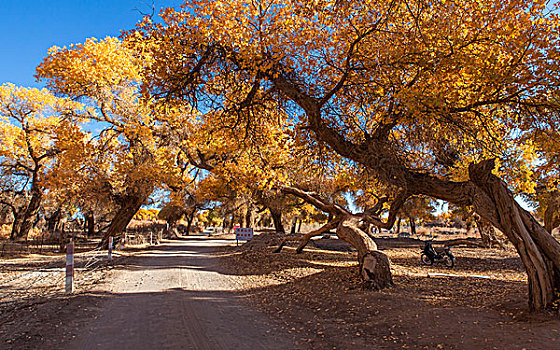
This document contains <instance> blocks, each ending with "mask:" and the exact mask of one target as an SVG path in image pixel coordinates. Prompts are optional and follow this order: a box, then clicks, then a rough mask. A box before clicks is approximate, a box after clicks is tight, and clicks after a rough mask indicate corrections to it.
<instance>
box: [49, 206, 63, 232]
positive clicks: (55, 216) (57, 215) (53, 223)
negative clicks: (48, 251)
mask: <svg viewBox="0 0 560 350" xmlns="http://www.w3.org/2000/svg"><path fill="white" fill-rule="evenodd" d="M61 218H62V210H61V209H60V208H58V209H57V210H55V212H54V213H52V214H51V216H50V217H49V218H47V231H48V232H49V233H50V234H51V235H54V234H55V232H56V229H57V228H58V225H59V223H60V219H61Z"/></svg>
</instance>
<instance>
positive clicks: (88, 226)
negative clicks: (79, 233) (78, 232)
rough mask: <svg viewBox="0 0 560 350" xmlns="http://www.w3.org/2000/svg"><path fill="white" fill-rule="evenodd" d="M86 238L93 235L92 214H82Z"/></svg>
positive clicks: (93, 217)
mask: <svg viewBox="0 0 560 350" xmlns="http://www.w3.org/2000/svg"><path fill="white" fill-rule="evenodd" d="M84 221H85V225H84V226H85V227H84V229H85V231H86V237H91V236H93V235H95V216H94V215H93V213H91V212H88V213H85V214H84Z"/></svg>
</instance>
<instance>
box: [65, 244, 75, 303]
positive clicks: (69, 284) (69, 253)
mask: <svg viewBox="0 0 560 350" xmlns="http://www.w3.org/2000/svg"><path fill="white" fill-rule="evenodd" d="M65 289H66V293H67V294H72V292H73V291H74V242H70V243H68V245H67V246H66V284H65Z"/></svg>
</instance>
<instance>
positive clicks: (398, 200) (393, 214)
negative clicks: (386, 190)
mask: <svg viewBox="0 0 560 350" xmlns="http://www.w3.org/2000/svg"><path fill="white" fill-rule="evenodd" d="M408 197H410V194H409V193H408V192H407V191H401V192H399V193H398V194H397V196H396V197H395V199H394V200H393V202H392V203H391V208H390V209H389V217H388V218H387V221H386V222H383V220H381V218H379V217H377V216H373V215H371V214H370V213H368V212H365V213H364V214H362V218H363V220H364V221H367V222H369V223H371V224H373V225H375V226H377V227H379V228H383V229H386V230H389V229H391V227H393V225H394V224H395V221H396V219H397V214H398V213H399V211H400V210H401V208H402V206H403V204H404V203H405V202H406V200H407V199H408Z"/></svg>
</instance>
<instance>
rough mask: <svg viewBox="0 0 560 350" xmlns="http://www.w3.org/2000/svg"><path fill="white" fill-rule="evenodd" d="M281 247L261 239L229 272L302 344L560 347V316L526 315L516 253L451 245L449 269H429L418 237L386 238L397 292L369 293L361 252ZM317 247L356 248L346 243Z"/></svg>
mask: <svg viewBox="0 0 560 350" xmlns="http://www.w3.org/2000/svg"><path fill="white" fill-rule="evenodd" d="M278 243H279V239H277V238H275V237H274V236H271V235H262V236H260V237H259V236H257V237H256V238H255V239H254V240H253V241H252V242H248V243H247V244H245V245H244V246H242V247H239V248H235V249H233V251H231V254H230V255H228V256H227V257H225V258H224V259H225V260H224V266H228V267H229V268H230V270H231V272H230V273H233V274H239V275H244V276H246V279H244V281H245V284H244V289H245V296H246V297H247V298H249V299H250V300H252V301H253V303H254V304H255V305H257V306H258V307H259V308H260V309H262V310H264V311H265V312H267V313H269V314H270V315H272V316H273V317H274V318H275V319H277V320H278V321H279V322H281V323H283V324H284V327H285V328H286V329H288V330H289V331H290V332H292V333H293V334H295V335H296V337H297V338H298V340H299V348H302V349H407V348H410V349H560V320H559V318H558V314H557V313H555V312H552V313H546V314H530V313H528V311H527V302H526V300H527V299H526V294H527V292H526V290H527V286H526V283H527V282H526V281H527V280H526V275H525V273H524V272H523V266H522V264H521V261H520V260H519V258H518V257H517V254H516V253H515V252H514V251H509V250H508V251H502V250H495V249H481V248H453V252H454V254H455V256H456V266H455V268H453V269H451V270H450V269H448V268H446V267H443V266H442V265H435V266H433V267H427V266H423V265H422V264H421V262H420V259H419V256H420V250H421V245H422V243H421V241H419V240H415V239H411V238H396V237H392V238H386V239H380V240H378V241H377V243H378V245H379V247H380V249H382V250H383V251H384V252H385V253H386V254H387V255H388V256H389V257H390V259H391V261H392V270H393V274H394V281H395V286H394V287H392V288H389V289H386V290H382V291H372V290H364V289H362V288H361V284H360V281H359V279H358V276H357V273H358V269H357V264H356V257H355V253H354V252H351V251H350V252H337V251H331V250H324V249H318V248H313V247H312V246H311V247H310V248H306V250H304V252H303V253H302V254H295V249H294V248H293V247H291V248H290V247H288V248H284V250H283V252H281V253H279V254H274V253H272V250H273V249H274V248H275V245H276V244H278ZM314 245H315V246H322V247H324V248H325V247H327V248H329V249H333V248H334V249H337V250H349V249H347V248H348V247H346V248H345V245H344V244H341V243H340V241H333V240H324V239H322V240H317V241H315V244H314ZM429 272H431V273H448V274H449V273H451V274H457V275H461V276H463V277H437V278H428V277H427V273H429ZM473 274H474V275H483V276H486V277H489V278H484V279H482V278H476V277H468V275H473Z"/></svg>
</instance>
